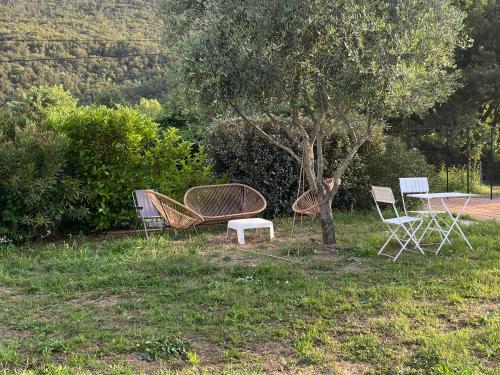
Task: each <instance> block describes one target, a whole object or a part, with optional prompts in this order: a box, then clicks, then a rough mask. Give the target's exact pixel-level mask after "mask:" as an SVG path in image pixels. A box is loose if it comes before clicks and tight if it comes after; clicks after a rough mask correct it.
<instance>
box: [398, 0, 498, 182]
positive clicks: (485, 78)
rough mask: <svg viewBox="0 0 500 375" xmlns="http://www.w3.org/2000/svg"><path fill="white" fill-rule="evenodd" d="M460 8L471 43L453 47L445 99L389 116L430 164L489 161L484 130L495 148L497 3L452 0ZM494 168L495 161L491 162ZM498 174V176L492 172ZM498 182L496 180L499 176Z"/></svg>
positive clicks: (490, 1)
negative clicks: (453, 74)
mask: <svg viewBox="0 0 500 375" xmlns="http://www.w3.org/2000/svg"><path fill="white" fill-rule="evenodd" d="M456 3H457V5H458V6H460V7H461V8H462V9H463V10H464V11H465V12H466V13H467V17H466V18H465V24H466V29H467V32H468V34H469V35H470V37H471V45H470V47H469V48H467V49H465V50H460V51H457V58H456V59H457V65H458V67H459V68H460V69H461V77H460V86H459V87H458V89H457V91H456V92H455V93H454V94H453V95H452V96H451V97H450V98H449V100H447V101H446V102H445V103H442V104H440V105H438V106H436V107H435V108H433V109H432V110H431V111H429V113H427V114H426V115H425V116H422V117H418V116H414V117H413V118H412V119H411V120H409V121H406V120H405V121H401V120H397V121H394V125H395V126H394V129H393V132H394V133H398V134H402V135H404V137H405V139H407V142H408V143H410V144H412V145H414V146H416V147H419V148H422V149H426V150H432V157H429V161H431V162H433V163H435V164H436V165H440V164H444V163H445V162H446V161H447V162H448V163H450V164H456V165H459V166H460V165H464V164H465V163H466V161H467V159H469V157H470V159H471V160H472V163H473V164H476V163H475V162H477V161H479V160H482V161H483V162H489V160H488V159H489V157H490V152H491V150H490V144H489V143H490V129H491V128H492V127H493V128H494V130H493V133H494V134H493V149H494V150H495V149H496V150H500V131H499V129H498V125H497V124H498V123H499V122H500V90H499V89H498V82H499V81H500V45H499V43H498V36H499V35H500V2H498V1H497V0H468V1H456ZM496 168H498V166H496ZM497 178H498V179H500V175H498V177H497ZM499 181H500V180H499Z"/></svg>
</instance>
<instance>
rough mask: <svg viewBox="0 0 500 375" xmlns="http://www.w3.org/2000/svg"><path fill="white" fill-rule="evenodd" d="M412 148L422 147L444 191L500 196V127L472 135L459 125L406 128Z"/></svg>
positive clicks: (401, 133)
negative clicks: (499, 135)
mask: <svg viewBox="0 0 500 375" xmlns="http://www.w3.org/2000/svg"><path fill="white" fill-rule="evenodd" d="M399 133H400V134H399V135H400V136H401V138H402V139H403V140H404V142H405V143H406V145H407V146H408V148H416V149H418V150H419V151H420V152H421V153H422V154H423V155H424V156H425V158H426V160H427V162H428V163H429V164H430V165H433V166H435V168H436V171H437V176H436V181H435V185H437V186H436V188H437V189H439V190H441V191H466V192H467V193H474V194H479V195H482V196H488V197H489V198H490V199H494V198H500V154H499V149H498V145H497V144H498V141H497V140H498V129H496V128H495V127H490V128H489V129H488V130H487V131H486V132H484V134H477V131H476V132H475V133H474V136H473V134H472V130H469V129H457V128H456V127H454V128H451V127H443V128H439V129H436V128H427V127H420V126H413V127H410V126H408V127H406V129H404V130H403V131H400V132H399Z"/></svg>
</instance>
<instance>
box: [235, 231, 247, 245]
mask: <svg viewBox="0 0 500 375" xmlns="http://www.w3.org/2000/svg"><path fill="white" fill-rule="evenodd" d="M236 234H237V235H238V243H239V244H240V245H244V244H245V230H244V229H243V228H239V229H237V230H236Z"/></svg>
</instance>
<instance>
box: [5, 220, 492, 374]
mask: <svg viewBox="0 0 500 375" xmlns="http://www.w3.org/2000/svg"><path fill="white" fill-rule="evenodd" d="M275 225H276V234H277V238H276V240H275V241H273V242H272V243H269V242H268V241H266V240H262V239H261V238H260V236H259V235H254V236H248V237H247V245H245V246H238V245H237V244H236V243H235V242H234V238H233V242H228V241H226V239H225V229H224V228H221V229H220V230H215V229H210V230H202V237H203V242H204V246H203V247H201V246H198V245H199V241H198V240H197V239H196V238H195V237H193V238H192V240H191V241H186V240H185V239H184V237H183V236H180V237H179V238H169V236H164V237H160V236H155V237H154V238H150V239H149V240H145V239H142V238H125V239H110V240H100V241H85V240H83V239H82V240H77V241H76V242H74V243H61V244H56V245H53V244H51V245H36V246H27V247H23V248H15V247H8V248H6V247H3V248H0V367H1V368H2V369H4V370H3V371H4V373H6V374H7V373H8V374H10V373H17V374H39V373H40V374H87V373H105V374H138V373H139V374H140V373H153V374H170V373H176V372H180V373H187V374H191V373H192V374H198V373H206V374H216V373H221V374H255V373H257V374H258V373H291V374H310V373H315V374H316V373H324V374H334V373H339V374H344V373H345V374H363V373H369V374H429V373H438V374H499V373H500V368H499V367H498V363H499V362H500V353H499V349H500V326H499V324H500V315H499V310H500V309H499V307H500V306H499V305H500V283H499V281H500V278H499V265H500V225H499V224H495V223H483V224H477V225H473V226H470V227H469V228H467V234H468V236H469V239H470V240H471V243H472V244H473V246H474V247H475V251H468V250H467V249H466V247H465V246H464V244H463V242H461V241H455V242H454V244H453V245H452V246H451V247H450V246H448V247H445V248H444V249H443V251H442V252H441V254H439V255H438V256H435V255H432V254H429V255H426V256H421V255H418V254H414V253H405V254H404V255H403V256H402V257H401V258H400V259H399V260H398V262H396V263H392V262H391V261H390V259H388V258H385V257H379V256H376V255H375V254H376V249H377V248H378V247H380V245H381V244H382V243H383V242H384V239H385V237H384V236H385V234H384V233H383V228H382V227H381V225H380V223H379V221H378V220H377V218H376V217H375V216H374V215H371V214H368V215H366V214H360V213H342V214H338V215H337V225H338V228H337V229H338V236H339V246H340V248H341V249H340V251H339V255H333V254H330V253H327V252H324V251H321V247H320V244H319V242H318V239H319V238H320V234H319V224H318V223H315V224H310V222H309V221H304V223H303V224H302V225H299V228H298V229H297V230H296V234H295V235H294V238H291V237H290V220H285V219H283V220H278V221H276V222H275ZM266 254H267V255H275V256H279V257H283V258H287V259H288V260H282V259H278V258H273V257H269V256H266Z"/></svg>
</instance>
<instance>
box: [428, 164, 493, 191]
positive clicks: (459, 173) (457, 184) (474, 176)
mask: <svg viewBox="0 0 500 375" xmlns="http://www.w3.org/2000/svg"><path fill="white" fill-rule="evenodd" d="M447 174H448V177H447ZM438 177H439V178H438V181H437V184H436V185H437V190H438V191H446V188H448V191H467V187H469V191H470V192H472V193H479V194H481V193H488V192H489V189H488V186H483V185H482V184H481V174H480V172H479V170H478V169H477V168H470V170H469V184H468V185H467V166H462V167H457V166H451V167H448V173H446V167H445V166H441V168H440V170H439V174H438ZM447 181H448V184H447Z"/></svg>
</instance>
